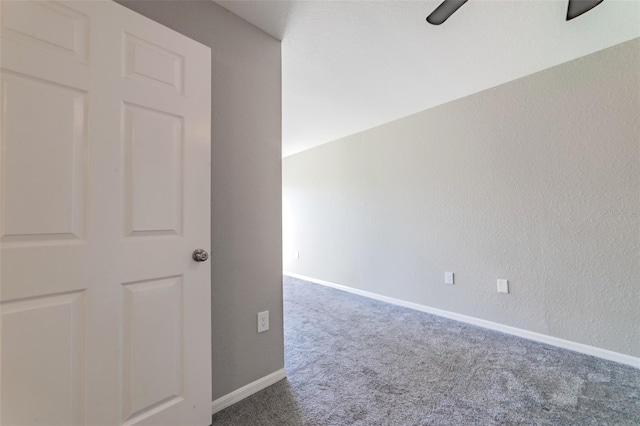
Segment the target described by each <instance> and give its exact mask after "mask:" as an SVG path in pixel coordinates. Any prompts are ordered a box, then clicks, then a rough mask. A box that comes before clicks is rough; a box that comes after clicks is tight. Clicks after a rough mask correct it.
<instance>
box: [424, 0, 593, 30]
mask: <svg viewBox="0 0 640 426" xmlns="http://www.w3.org/2000/svg"><path fill="white" fill-rule="evenodd" d="M467 1H469V0H444V1H443V2H442V3H441V4H440V6H438V7H437V8H436V10H434V11H433V12H431V15H429V16H427V22H428V23H430V24H433V25H440V24H442V23H443V22H444V21H446V20H447V19H449V17H450V16H451V15H453V13H454V12H455V11H456V10H458V9H460V6H462V5H463V4H465V3H466V2H467ZM600 1H602V0H600Z"/></svg>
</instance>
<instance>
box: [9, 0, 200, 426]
mask: <svg viewBox="0 0 640 426" xmlns="http://www.w3.org/2000/svg"><path fill="white" fill-rule="evenodd" d="M0 12H1V17H2V41H1V46H0V52H1V57H0V61H1V62H0V66H1V83H0V84H1V94H0V98H1V99H0V102H1V103H0V106H1V111H0V112H1V114H0V116H1V120H2V122H1V126H2V127H1V130H2V133H1V138H2V140H1V145H2V146H1V148H2V151H1V162H2V163H1V167H2V169H1V173H0V179H1V182H0V184H1V191H2V192H1V203H2V204H1V215H2V217H1V220H0V226H1V240H0V244H1V253H0V254H1V257H0V268H1V276H0V278H1V282H0V310H1V312H0V313H1V315H0V317H1V321H2V322H1V333H2V335H1V347H0V363H1V370H0V375H1V377H0V423H1V424H2V425H6V426H8V425H82V424H90V425H117V424H123V425H208V424H210V422H211V416H210V403H211V332H210V330H211V324H210V269H209V268H210V266H209V263H208V262H195V261H194V260H193V259H192V257H191V254H192V252H193V251H194V250H195V249H198V248H200V249H204V250H207V251H209V248H210V232H209V229H210V228H209V227H210V225H209V223H210V205H209V203H210V170H209V168H210V105H211V103H210V96H211V95H210V73H211V70H210V63H211V61H210V50H209V48H207V47H205V46H203V45H201V44H199V43H197V42H195V41H193V40H191V39H188V38H186V37H184V36H182V35H180V34H178V33H176V32H174V31H172V30H170V29H168V28H166V27H163V26H161V25H160V24H158V23H156V22H153V21H151V20H148V19H146V18H144V17H142V16H140V15H138V14H136V13H134V12H132V11H130V10H129V9H126V8H124V7H123V6H120V5H118V4H115V3H112V2H109V1H76V2H53V1H48V2H30V1H15V2H13V1H2V2H1V10H0Z"/></svg>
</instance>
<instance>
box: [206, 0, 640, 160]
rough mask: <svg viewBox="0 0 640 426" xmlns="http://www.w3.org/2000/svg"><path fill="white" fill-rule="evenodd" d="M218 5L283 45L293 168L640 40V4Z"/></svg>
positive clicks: (555, 0)
mask: <svg viewBox="0 0 640 426" xmlns="http://www.w3.org/2000/svg"><path fill="white" fill-rule="evenodd" d="M440 2H441V1H440V0H431V1H398V0H386V1H362V0H350V1H273V0H261V1H247V0H236V1H218V2H217V3H219V4H220V5H222V6H223V7H225V8H226V9H228V10H230V11H231V12H233V13H235V14H237V15H239V16H240V17H242V18H244V19H246V20H247V21H249V22H251V23H253V24H254V25H256V26H257V27H259V28H261V29H262V30H264V31H265V32H267V33H269V34H271V35H272V36H274V37H276V38H277V39H280V40H282V74H283V75H282V101H283V156H287V155H291V154H294V153H297V152H300V151H303V150H305V149H309V148H311V147H313V146H316V145H319V144H322V143H326V142H330V141H332V140H335V139H338V138H341V137H344V136H347V135H350V134H353V133H357V132H359V131H362V130H366V129H369V128H371V127H375V126H377V125H380V124H383V123H386V122H389V121H392V120H395V119H398V118H401V117H405V116H407V115H410V114H413V113H416V112H419V111H422V110H425V109H427V108H430V107H433V106H436V105H439V104H442V103H445V102H448V101H451V100H453V99H457V98H460V97H463V96H467V95H469V94H472V93H476V92H478V91H481V90H484V89H487V88H490V87H494V86H496V85H499V84H502V83H505V82H507V81H511V80H514V79H516V78H519V77H523V76H526V75H528V74H531V73H534V72H536V71H540V70H543V69H545V68H549V67H551V66H554V65H557V64H560V63H563V62H566V61H569V60H571V59H574V58H578V57H580V56H584V55H587V54H589V53H592V52H595V51H598V50H601V49H604V48H606V47H609V46H613V45H615V44H618V43H621V42H624V41H627V40H630V39H633V38H636V37H639V36H640V2H639V1H637V0H606V1H604V2H603V3H602V4H600V5H599V6H597V7H596V8H595V9H593V10H591V11H590V12H587V13H586V14H584V15H582V16H580V17H578V18H576V19H574V20H572V21H569V22H566V21H565V16H566V10H567V0H542V1H531V0H500V1H495V0H494V1H491V0H472V1H470V2H468V3H467V4H465V5H464V6H462V8H461V9H459V10H458V11H457V12H456V13H455V14H454V15H453V16H452V17H451V18H450V19H449V20H448V21H447V22H445V23H444V24H442V25H440V26H433V25H430V24H428V23H427V22H426V20H425V18H426V17H427V15H428V14H429V13H431V12H432V11H433V10H434V9H435V8H436V7H437V6H438V5H439V4H440Z"/></svg>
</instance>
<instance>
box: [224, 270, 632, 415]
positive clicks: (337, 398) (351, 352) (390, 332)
mask: <svg viewBox="0 0 640 426" xmlns="http://www.w3.org/2000/svg"><path fill="white" fill-rule="evenodd" d="M284 313H285V314H284V331H285V368H286V371H287V379H285V380H282V381H280V382H278V383H276V384H275V385H273V386H271V387H269V388H267V389H264V390H262V391H260V392H258V393H256V394H254V395H252V396H250V397H249V398H247V399H245V400H243V401H241V402H239V403H237V404H235V405H233V406H231V407H229V408H227V409H225V410H222V411H220V412H219V413H216V414H215V415H214V416H213V425H214V426H222V425H234V426H240V425H255V426H270V425H273V426H276V425H277V426H294V425H317V426H324V425H367V426H371V425H394V426H395V425H516V424H517V425H520V424H522V425H581V426H582V425H636V426H637V425H640V370H638V369H634V368H632V367H628V366H625V365H622V364H617V363H614V362H609V361H605V360H602V359H599V358H594V357H591V356H587V355H583V354H579V353H576V352H572V351H568V350H564V349H560V348H556V347H553V346H548V345H545V344H542V343H537V342H533V341H529V340H525V339H522V338H518V337H514V336H510V335H507V334H503V333H498V332H494V331H490V330H486V329H483V328H479V327H475V326H472V325H468V324H464V323H460V322H456V321H452V320H448V319H444V318H440V317H437V316H434V315H430V314H426V313H422V312H417V311H413V310H410V309H405V308H401V307H398V306H395V305H390V304H386V303H383V302H378V301H375V300H371V299H367V298H363V297H360V296H356V295H353V294H349V293H345V292H342V291H339V290H335V289H331V288H327V287H324V286H319V285H316V284H311V283H308V282H305V281H301V280H297V279H294V278H289V277H285V278H284Z"/></svg>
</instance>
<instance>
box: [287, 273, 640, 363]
mask: <svg viewBox="0 0 640 426" xmlns="http://www.w3.org/2000/svg"><path fill="white" fill-rule="evenodd" d="M284 275H286V276H289V277H292V278H298V279H301V280H305V281H309V282H312V283H316V284H321V285H324V286H327V287H332V288H335V289H338V290H342V291H346V292H349V293H353V294H357V295H359V296H364V297H368V298H370V299H375V300H380V301H382V302H387V303H391V304H393V305H398V306H402V307H405V308H409V309H414V310H416V311H421V312H426V313H429V314H433V315H438V316H440V317H444V318H449V319H452V320H456V321H460V322H464V323H467V324H472V325H477V326H478V327H483V328H488V329H490V330H495V331H500V332H502V333H506V334H512V335H514V336H518V337H522V338H525V339H529V340H535V341H536V342H541V343H546V344H547V345H552V346H557V347H559V348H564V349H569V350H571V351H575V352H580V353H583V354H586V355H591V356H595V357H598V358H602V359H606V360H609V361H614V362H619V363H620V364H625V365H629V366H631V367H635V368H640V358H636V357H633V356H631V355H625V354H621V353H618V352H613V351H610V350H607V349H602V348H597V347H595V346H589V345H585V344H583V343H577V342H572V341H570V340H564V339H560V338H559V337H553V336H549V335H546V334H541V333H536V332H533V331H529V330H523V329H521V328H516V327H511V326H509V325H504V324H500V323H497V322H492V321H487V320H483V319H480V318H475V317H470V316H467V315H462V314H457V313H455V312H450V311H445V310H442V309H438V308H432V307H430V306H425V305H420V304H418V303H413V302H407V301H404V300H400V299H394V298H393V297H387V296H382V295H379V294H376V293H371V292H369V291H365V290H358V289H355V288H351V287H347V286H344V285H340V284H336V283H332V282H329V281H324V280H319V279H317V278H312V277H308V276H306V275H301V274H296V273H294V272H286V271H285V272H284Z"/></svg>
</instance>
